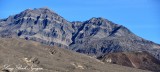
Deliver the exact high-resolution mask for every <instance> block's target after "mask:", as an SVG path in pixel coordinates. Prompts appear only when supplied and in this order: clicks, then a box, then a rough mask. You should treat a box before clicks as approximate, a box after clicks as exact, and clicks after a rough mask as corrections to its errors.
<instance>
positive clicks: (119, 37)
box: [0, 8, 160, 60]
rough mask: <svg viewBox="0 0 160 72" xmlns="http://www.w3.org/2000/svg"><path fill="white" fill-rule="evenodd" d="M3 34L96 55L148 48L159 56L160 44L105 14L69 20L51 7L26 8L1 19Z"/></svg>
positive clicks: (152, 53)
mask: <svg viewBox="0 0 160 72" xmlns="http://www.w3.org/2000/svg"><path fill="white" fill-rule="evenodd" d="M0 37H2V38H22V39H26V40H32V41H36V42H40V43H42V44H44V45H49V46H57V47H61V48H65V49H69V50H72V51H76V52H79V53H83V54H87V55H89V56H92V57H95V58H100V57H101V58H103V57H106V55H108V54H110V53H118V52H132V51H136V52H138V51H146V52H148V53H150V54H151V55H152V56H153V57H155V58H156V59H158V60H160V45H159V44H156V43H154V42H152V41H148V40H145V39H143V38H141V37H139V36H137V35H135V34H134V33H132V32H131V31H130V30H129V29H127V28H126V27H124V26H123V25H119V24H115V23H113V22H111V21H109V20H107V19H105V18H102V17H98V18H96V17H93V18H91V19H89V20H86V21H83V22H82V21H73V22H70V21H67V20H66V19H64V18H63V17H61V16H60V15H58V14H57V13H55V12H54V11H52V10H50V9H48V8H35V9H33V10H32V9H27V10H25V11H23V12H21V13H19V14H16V15H12V16H9V17H8V18H5V19H1V20H0Z"/></svg>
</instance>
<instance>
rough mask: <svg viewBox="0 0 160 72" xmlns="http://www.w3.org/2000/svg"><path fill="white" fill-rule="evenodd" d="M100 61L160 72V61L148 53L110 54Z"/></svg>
mask: <svg viewBox="0 0 160 72" xmlns="http://www.w3.org/2000/svg"><path fill="white" fill-rule="evenodd" d="M98 59H100V60H102V61H103V62H106V63H112V64H119V65H123V66H128V67H134V68H139V69H145V70H151V71H154V72H159V71H160V61H159V60H157V59H156V58H155V57H153V56H152V55H151V54H149V53H148V52H146V51H139V52H118V53H109V54H107V55H104V56H102V57H99V58H98Z"/></svg>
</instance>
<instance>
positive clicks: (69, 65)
mask: <svg viewBox="0 0 160 72" xmlns="http://www.w3.org/2000/svg"><path fill="white" fill-rule="evenodd" d="M0 71H1V72H128V71H131V72H149V71H144V70H140V69H134V68H129V67H123V66H119V65H113V64H108V63H106V64H104V63H103V62H101V61H99V60H97V59H95V58H92V57H89V56H86V55H83V54H78V53H76V52H71V51H69V50H65V49H62V48H57V47H50V46H46V45H42V44H40V43H37V42H33V41H26V40H22V39H11V38H7V39H4V38H3V39H2V38H1V39H0Z"/></svg>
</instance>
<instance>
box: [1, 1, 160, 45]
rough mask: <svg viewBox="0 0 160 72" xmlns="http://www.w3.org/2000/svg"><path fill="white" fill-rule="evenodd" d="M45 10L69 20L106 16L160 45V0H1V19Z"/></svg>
mask: <svg viewBox="0 0 160 72" xmlns="http://www.w3.org/2000/svg"><path fill="white" fill-rule="evenodd" d="M41 7H48V8H50V9H52V10H53V11H55V12H57V13H58V14H59V15H61V16H62V17H64V18H66V19H67V20H69V21H78V20H79V21H84V20H88V19H90V18H92V17H104V18H106V19H108V20H111V21H112V22H114V23H117V24H121V25H124V26H126V27H127V28H129V29H130V30H131V31H132V32H133V33H135V34H136V35H138V36H140V37H143V38H145V39H147V40H151V41H153V42H156V43H159V44H160V30H159V29H160V0H0V10H1V11H0V18H6V17H8V16H9V15H14V14H17V13H19V12H21V11H23V10H25V9H28V8H41Z"/></svg>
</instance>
